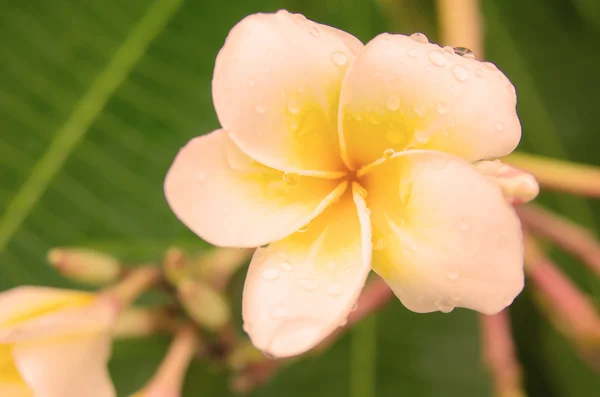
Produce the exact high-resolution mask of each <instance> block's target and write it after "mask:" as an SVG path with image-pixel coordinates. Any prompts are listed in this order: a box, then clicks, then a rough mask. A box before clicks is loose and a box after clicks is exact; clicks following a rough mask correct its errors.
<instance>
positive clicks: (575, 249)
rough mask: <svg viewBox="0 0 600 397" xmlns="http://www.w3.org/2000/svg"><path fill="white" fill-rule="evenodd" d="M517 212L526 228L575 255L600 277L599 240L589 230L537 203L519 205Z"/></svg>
mask: <svg viewBox="0 0 600 397" xmlns="http://www.w3.org/2000/svg"><path fill="white" fill-rule="evenodd" d="M517 213H518V214H519V217H520V218H521V221H522V222H523V223H524V224H525V226H527V228H528V229H530V230H531V231H533V232H535V233H537V234H539V235H541V236H543V237H546V238H548V239H550V240H552V242H554V243H556V244H557V245H558V246H559V247H561V248H563V249H564V250H566V251H568V252H570V253H572V254H573V255H575V256H577V257H578V258H579V259H581V260H582V261H583V263H584V264H586V265H587V266H588V267H589V268H590V270H592V271H593V272H595V273H596V275H598V276H599V277H600V241H598V240H597V239H596V238H595V236H594V235H593V233H592V232H591V231H589V230H587V229H585V228H583V227H581V226H579V225H577V224H576V223H574V222H572V221H570V220H569V219H567V218H564V217H562V216H560V215H558V214H554V213H552V212H551V211H548V210H547V209H544V208H542V207H540V206H538V205H527V206H523V207H520V208H518V209H517Z"/></svg>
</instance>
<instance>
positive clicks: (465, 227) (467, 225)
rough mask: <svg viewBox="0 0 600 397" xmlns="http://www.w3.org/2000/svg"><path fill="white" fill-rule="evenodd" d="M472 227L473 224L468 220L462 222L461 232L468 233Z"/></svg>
mask: <svg viewBox="0 0 600 397" xmlns="http://www.w3.org/2000/svg"><path fill="white" fill-rule="evenodd" d="M470 227H471V224H470V223H469V221H467V220H466V219H463V220H461V221H460V230H462V231H463V232H466V231H467V230H469V228H470Z"/></svg>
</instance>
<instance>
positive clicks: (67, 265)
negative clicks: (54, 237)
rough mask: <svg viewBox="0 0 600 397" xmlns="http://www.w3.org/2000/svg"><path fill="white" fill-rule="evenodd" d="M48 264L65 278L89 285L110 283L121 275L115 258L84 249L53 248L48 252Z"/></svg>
mask: <svg viewBox="0 0 600 397" xmlns="http://www.w3.org/2000/svg"><path fill="white" fill-rule="evenodd" d="M48 262H50V264H51V265H52V266H54V267H55V268H56V269H57V270H58V271H59V272H60V273H61V274H62V275H64V276H65V277H68V278H70V279H71V280H74V281H77V282H80V283H85V284H91V285H103V284H108V283H111V282H113V281H115V280H116V279H117V278H118V277H119V275H120V274H121V265H120V263H119V261H118V260H117V259H116V258H114V257H112V256H110V255H108V254H105V253H102V252H98V251H94V250H90V249H84V248H54V249H52V250H50V252H48Z"/></svg>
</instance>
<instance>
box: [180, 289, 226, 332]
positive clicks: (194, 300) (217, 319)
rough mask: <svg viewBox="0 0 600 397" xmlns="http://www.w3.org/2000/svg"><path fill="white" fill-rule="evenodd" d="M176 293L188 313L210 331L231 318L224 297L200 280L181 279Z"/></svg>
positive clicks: (215, 329)
mask: <svg viewBox="0 0 600 397" xmlns="http://www.w3.org/2000/svg"><path fill="white" fill-rule="evenodd" d="M177 295H178V297H179V300H180V301H181V303H182V304H183V307H184V308H185V310H186V311H187V313H188V315H189V316H190V317H191V318H192V319H193V320H194V321H195V322H196V323H198V324H199V325H201V326H203V327H205V328H206V329H208V330H210V331H217V330H219V329H220V328H222V327H223V326H224V325H226V324H227V323H228V322H229V320H230V318H231V311H230V308H229V304H228V303H227V301H226V299H225V297H224V296H223V295H221V294H220V293H219V292H217V291H216V290H215V289H214V288H212V287H210V286H209V285H207V284H205V283H203V282H201V281H197V280H191V279H184V280H182V281H181V282H180V283H179V284H178V285H177Z"/></svg>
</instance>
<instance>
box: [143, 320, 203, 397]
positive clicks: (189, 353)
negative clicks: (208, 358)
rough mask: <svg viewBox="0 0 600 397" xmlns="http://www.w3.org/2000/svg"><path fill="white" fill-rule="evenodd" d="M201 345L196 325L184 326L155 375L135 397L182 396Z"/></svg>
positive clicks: (176, 335) (178, 332)
mask: <svg viewBox="0 0 600 397" xmlns="http://www.w3.org/2000/svg"><path fill="white" fill-rule="evenodd" d="M200 346H201V343H200V338H199V337H198V334H197V332H196V329H195V327H194V326H193V325H191V324H186V325H184V326H182V327H181V328H180V329H179V330H178V331H177V333H176V334H175V338H174V339H173V342H172V343H171V347H170V348H169V351H168V352H167V355H166V356H165V358H164V359H163V361H162V363H161V364H160V367H159V368H158V370H157V372H156V374H155V375H154V377H153V378H152V379H151V380H150V381H149V382H148V384H147V386H145V387H144V389H142V391H140V392H138V393H136V394H134V397H159V396H161V397H167V396H168V397H178V396H180V395H181V390H182V388H183V381H184V378H185V374H186V372H187V369H188V367H189V365H190V363H191V361H192V359H193V358H194V355H195V354H196V352H197V351H198V349H199V347H200Z"/></svg>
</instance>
